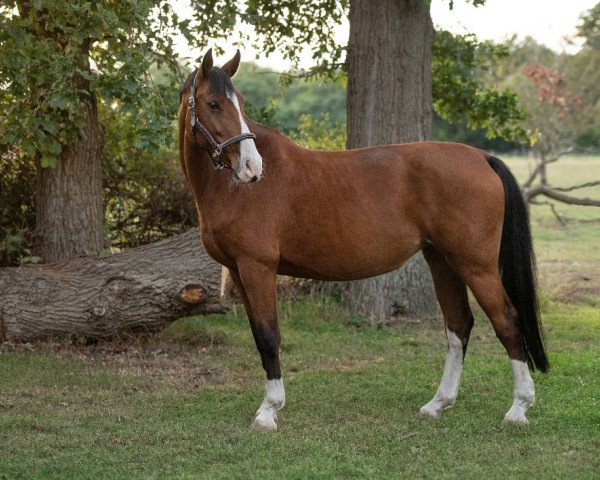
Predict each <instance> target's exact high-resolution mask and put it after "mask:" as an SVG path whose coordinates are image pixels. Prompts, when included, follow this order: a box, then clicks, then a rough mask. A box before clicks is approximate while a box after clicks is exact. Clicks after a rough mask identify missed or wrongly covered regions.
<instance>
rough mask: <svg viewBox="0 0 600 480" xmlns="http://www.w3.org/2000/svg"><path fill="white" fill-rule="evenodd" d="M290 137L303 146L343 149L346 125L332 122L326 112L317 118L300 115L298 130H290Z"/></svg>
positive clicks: (320, 148)
mask: <svg viewBox="0 0 600 480" xmlns="http://www.w3.org/2000/svg"><path fill="white" fill-rule="evenodd" d="M290 137H291V138H292V140H294V141H295V142H296V143H298V144H300V145H302V146H303V147H305V148H311V149H314V150H343V149H344V148H346V125H345V123H340V122H333V121H332V120H331V117H330V116H329V114H328V113H326V114H324V115H323V116H321V117H318V118H315V117H314V116H312V115H302V116H300V123H299V125H298V130H297V131H296V132H291V133H290Z"/></svg>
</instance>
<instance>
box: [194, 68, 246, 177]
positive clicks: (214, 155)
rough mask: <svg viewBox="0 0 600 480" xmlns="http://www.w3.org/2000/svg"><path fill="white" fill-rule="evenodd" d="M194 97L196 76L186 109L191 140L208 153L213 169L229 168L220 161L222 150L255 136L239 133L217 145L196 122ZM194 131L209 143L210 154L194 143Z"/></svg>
mask: <svg viewBox="0 0 600 480" xmlns="http://www.w3.org/2000/svg"><path fill="white" fill-rule="evenodd" d="M195 96H196V76H195V75H194V80H193V81H192V85H191V86H190V94H189V96H188V108H189V110H190V117H191V126H192V140H193V141H194V143H195V144H196V145H198V146H199V147H200V148H202V150H205V151H206V153H208V156H209V157H210V160H211V161H212V164H213V167H215V170H222V169H223V168H231V167H230V166H229V165H226V164H224V163H223V162H222V161H221V153H222V152H223V149H224V148H225V147H228V146H229V145H231V144H232V143H237V142H241V141H242V140H247V139H255V138H256V135H254V134H253V133H250V132H246V133H241V134H239V135H236V136H235V137H231V138H229V139H228V140H225V141H224V142H222V143H218V142H217V141H216V140H215V137H213V136H212V134H211V133H210V132H209V131H208V129H207V128H206V127H205V126H204V125H202V122H200V120H198V117H196V99H195ZM195 131H199V132H200V133H201V134H202V135H204V138H206V141H207V142H208V143H209V145H210V146H211V148H212V152H210V151H208V150H206V148H204V147H203V146H202V145H200V144H199V143H198V142H197V141H196V137H195V136H194V135H193V132H195Z"/></svg>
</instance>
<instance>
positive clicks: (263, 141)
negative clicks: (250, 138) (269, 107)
mask: <svg viewBox="0 0 600 480" xmlns="http://www.w3.org/2000/svg"><path fill="white" fill-rule="evenodd" d="M246 123H247V124H248V128H249V129H250V131H251V132H252V133H254V135H256V140H255V141H256V148H257V149H258V152H259V153H260V154H261V156H262V157H263V165H264V163H267V164H269V165H268V167H269V168H272V167H273V166H274V164H278V165H279V166H284V165H285V164H286V162H287V161H288V159H289V158H293V157H294V153H298V151H301V150H304V149H303V148H302V147H300V146H299V145H296V144H295V143H294V142H293V141H292V140H290V139H289V138H286V137H284V136H283V135H282V134H281V133H279V132H278V131H277V130H274V129H272V128H269V127H266V126H264V125H261V124H260V123H256V122H254V121H253V120H250V119H246Z"/></svg>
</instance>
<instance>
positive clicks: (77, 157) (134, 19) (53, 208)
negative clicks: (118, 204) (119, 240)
mask: <svg viewBox="0 0 600 480" xmlns="http://www.w3.org/2000/svg"><path fill="white" fill-rule="evenodd" d="M0 23H1V24H2V28H1V29H0V86H1V89H0V145H5V146H10V148H11V149H12V151H14V152H16V154H17V155H19V156H20V158H21V159H22V161H23V162H28V161H34V162H35V166H36V171H37V174H36V180H35V181H36V182H37V200H36V236H37V241H36V250H37V254H38V255H39V256H40V257H42V258H43V259H44V260H45V261H47V262H53V261H57V260H62V259H67V258H72V257H77V256H80V255H85V254H89V253H96V252H98V251H99V250H101V249H102V248H103V247H104V246H105V239H104V228H103V210H102V185H101V183H102V182H101V179H102V149H103V129H102V126H101V124H100V120H99V116H98V111H99V107H100V106H102V107H103V108H106V109H112V110H117V111H119V113H120V115H121V116H122V117H127V118H128V119H129V122H130V125H132V128H133V129H134V130H135V131H136V132H137V134H138V137H139V138H138V141H139V145H140V146H142V147H144V148H151V147H153V146H154V147H155V148H157V147H158V146H159V145H160V144H162V143H164V142H166V141H169V140H170V138H171V131H172V125H171V120H172V118H173V116H174V114H175V111H176V106H177V105H176V96H175V95H173V94H172V92H173V91H175V90H176V86H175V82H166V83H167V85H168V84H169V83H171V85H170V92H169V93H166V90H165V88H166V86H165V88H162V89H161V87H160V86H157V85H155V84H154V83H153V82H152V79H151V76H150V69H151V68H153V67H155V66H166V67H168V68H166V71H167V72H170V73H171V74H174V73H176V72H177V70H178V68H179V65H178V62H177V57H176V55H175V53H174V51H173V41H174V37H173V33H174V32H182V33H184V34H186V35H187V36H188V37H189V38H190V39H191V38H192V36H191V34H190V31H189V30H188V24H189V20H181V19H179V17H178V15H177V14H176V12H174V11H173V9H172V8H171V6H170V2H168V1H157V2H155V1H134V0H126V1H106V2H85V1H81V0H77V1H72V2H51V1H43V0H35V1H29V0H17V1H15V0H12V1H11V0H9V1H8V2H3V6H0ZM173 77H175V75H171V78H173ZM131 147H133V146H129V148H131ZM32 181H33V179H32Z"/></svg>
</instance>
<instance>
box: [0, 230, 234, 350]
mask: <svg viewBox="0 0 600 480" xmlns="http://www.w3.org/2000/svg"><path fill="white" fill-rule="evenodd" d="M220 287H221V266H220V265H219V264H217V263H216V262H215V261H213V260H212V259H211V258H210V257H209V256H208V254H207V253H206V252H205V251H204V248H203V247H202V244H201V242H200V237H199V233H198V229H192V230H189V231H188V232H186V233H183V234H181V235H177V236H174V237H171V238H168V239H166V240H162V241H159V242H156V243H152V244H150V245H144V246H142V247H138V248H134V249H131V250H128V251H126V252H123V253H118V254H114V255H108V256H94V257H85V258H79V259H76V260H71V261H67V262H61V263H55V264H50V265H40V266H23V267H18V268H4V269H0V341H6V340H8V341H30V340H34V339H39V338H46V337H51V336H57V335H77V336H80V337H83V338H87V339H98V338H110V337H114V336H115V335H117V334H119V333H121V332H131V331H156V330H160V329H162V328H164V327H165V326H166V325H167V324H169V323H171V322H173V321H174V320H177V319H178V318H181V317H183V316H188V315H197V314H208V313H223V312H224V311H225V309H224V307H223V306H222V305H221V304H220Z"/></svg>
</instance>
